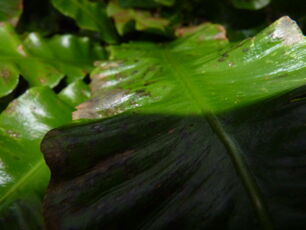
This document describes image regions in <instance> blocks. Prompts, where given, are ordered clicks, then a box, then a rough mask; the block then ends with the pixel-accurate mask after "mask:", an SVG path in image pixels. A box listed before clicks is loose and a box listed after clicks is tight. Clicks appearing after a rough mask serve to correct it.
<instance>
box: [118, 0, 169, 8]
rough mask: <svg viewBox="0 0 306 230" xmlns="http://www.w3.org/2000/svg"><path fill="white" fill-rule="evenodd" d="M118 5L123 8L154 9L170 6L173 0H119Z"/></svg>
mask: <svg viewBox="0 0 306 230" xmlns="http://www.w3.org/2000/svg"><path fill="white" fill-rule="evenodd" d="M119 3H120V6H121V7H123V8H134V7H136V8H138V7H140V8H156V7H158V6H160V5H164V6H172V5H173V4H174V3H175V0H146V1H143V0H119Z"/></svg>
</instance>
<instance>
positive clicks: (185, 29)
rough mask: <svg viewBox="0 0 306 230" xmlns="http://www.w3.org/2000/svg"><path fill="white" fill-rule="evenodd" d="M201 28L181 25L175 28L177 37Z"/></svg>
mask: <svg viewBox="0 0 306 230" xmlns="http://www.w3.org/2000/svg"><path fill="white" fill-rule="evenodd" d="M198 29H199V26H186V27H185V26H184V27H179V28H177V29H176V30H175V35H176V36H177V37H184V36H186V35H189V34H192V33H194V32H196V31H197V30H198Z"/></svg>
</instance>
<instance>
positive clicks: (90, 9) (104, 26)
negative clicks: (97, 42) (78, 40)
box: [52, 0, 118, 43]
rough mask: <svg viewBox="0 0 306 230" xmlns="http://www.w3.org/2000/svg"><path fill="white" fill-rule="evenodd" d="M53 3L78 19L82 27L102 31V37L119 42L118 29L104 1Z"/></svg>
mask: <svg viewBox="0 0 306 230" xmlns="http://www.w3.org/2000/svg"><path fill="white" fill-rule="evenodd" d="M52 3H53V5H54V6H55V7H56V8H57V9H58V10H59V11H60V12H61V13H63V14H64V15H66V16H69V17H71V18H73V19H74V20H76V22H77V24H78V25H79V26H80V27H81V28H84V29H88V30H93V31H98V32H100V34H101V37H102V39H103V40H104V41H106V42H108V43H115V42H117V39H118V38H117V34H116V31H115V29H114V26H113V24H112V21H111V19H110V18H108V16H107V15H106V6H105V5H104V4H103V3H102V2H91V1H89V0H52Z"/></svg>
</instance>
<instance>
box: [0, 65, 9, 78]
mask: <svg viewBox="0 0 306 230" xmlns="http://www.w3.org/2000/svg"><path fill="white" fill-rule="evenodd" d="M10 76H11V71H10V70H9V69H7V68H3V69H1V70H0V77H2V79H4V80H5V81H8V80H9V78H10Z"/></svg>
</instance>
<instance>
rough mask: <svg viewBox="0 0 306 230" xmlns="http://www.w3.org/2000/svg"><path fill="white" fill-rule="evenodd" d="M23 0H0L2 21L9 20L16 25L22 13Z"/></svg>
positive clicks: (0, 20)
mask: <svg viewBox="0 0 306 230" xmlns="http://www.w3.org/2000/svg"><path fill="white" fill-rule="evenodd" d="M22 2H23V0H9V1H7V0H0V23H1V22H9V23H10V24H11V25H13V26H16V24H17V22H18V20H19V17H20V15H21V13H22Z"/></svg>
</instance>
